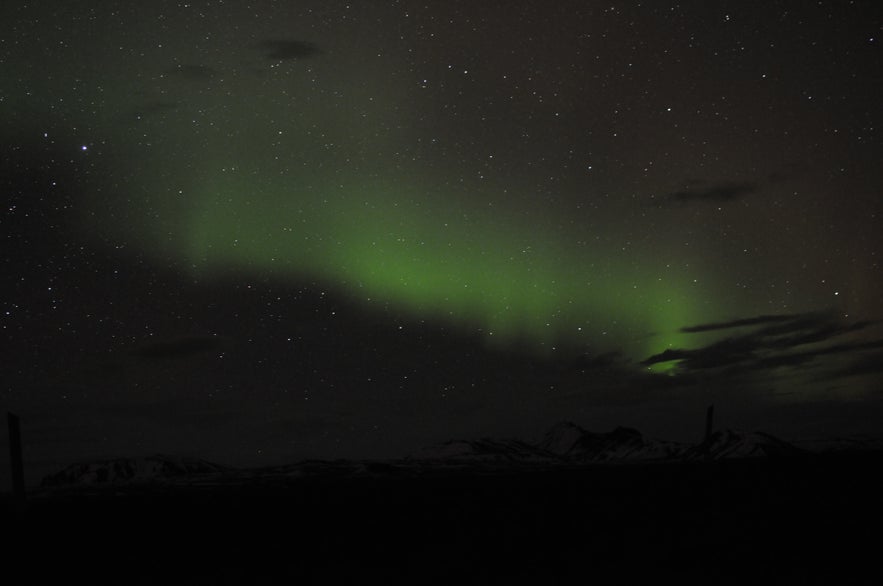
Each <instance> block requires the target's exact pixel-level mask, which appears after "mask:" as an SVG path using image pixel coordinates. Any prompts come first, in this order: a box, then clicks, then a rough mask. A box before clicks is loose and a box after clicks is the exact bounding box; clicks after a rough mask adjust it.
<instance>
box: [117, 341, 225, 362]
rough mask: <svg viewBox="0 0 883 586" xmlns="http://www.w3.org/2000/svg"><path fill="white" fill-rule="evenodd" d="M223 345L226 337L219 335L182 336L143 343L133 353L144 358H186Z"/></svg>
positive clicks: (218, 348)
mask: <svg viewBox="0 0 883 586" xmlns="http://www.w3.org/2000/svg"><path fill="white" fill-rule="evenodd" d="M225 345H226V339H225V338H222V337H220V336H182V337H180V338H175V339H172V340H163V341H159V342H152V343H150V344H145V345H143V346H141V347H139V348H137V349H136V350H135V351H134V354H135V355H136V356H141V357H144V358H160V359H163V358H186V357H189V356H194V355H197V354H203V353H205V352H212V351H215V350H220V349H222V348H223V347H224V346H225Z"/></svg>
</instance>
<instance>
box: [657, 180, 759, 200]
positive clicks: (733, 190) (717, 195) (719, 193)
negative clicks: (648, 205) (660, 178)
mask: <svg viewBox="0 0 883 586" xmlns="http://www.w3.org/2000/svg"><path fill="white" fill-rule="evenodd" d="M757 190H758V185H757V184H756V183H753V182H744V183H719V184H717V185H711V186H709V187H705V188H702V189H684V190H681V191H675V192H673V193H668V194H666V195H664V196H663V197H662V201H663V202H666V203H676V204H677V203H680V204H689V203H693V202H702V201H714V202H728V201H735V200H737V199H740V198H742V197H745V196H746V195H750V194H752V193H754V192H756V191H757Z"/></svg>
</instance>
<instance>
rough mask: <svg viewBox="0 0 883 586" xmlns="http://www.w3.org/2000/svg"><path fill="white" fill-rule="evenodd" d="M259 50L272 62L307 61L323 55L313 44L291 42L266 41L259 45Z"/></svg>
mask: <svg viewBox="0 0 883 586" xmlns="http://www.w3.org/2000/svg"><path fill="white" fill-rule="evenodd" d="M258 48H259V49H260V50H261V51H263V53H264V56H265V57H266V58H267V59H269V60H271V61H286V60H288V59H306V58H308V57H315V56H316V55H321V54H322V51H321V49H319V48H318V47H317V46H316V45H314V44H313V43H305V42H303V41H290V40H266V41H262V42H261V43H259V45H258Z"/></svg>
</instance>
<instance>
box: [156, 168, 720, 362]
mask: <svg viewBox="0 0 883 586" xmlns="http://www.w3.org/2000/svg"><path fill="white" fill-rule="evenodd" d="M327 183H328V182H327V181H326V182H325V186H324V188H322V189H316V188H306V187H304V185H302V184H299V183H298V182H297V181H296V180H279V181H274V182H272V183H267V182H264V183H261V182H257V181H254V180H253V179H252V178H251V177H250V175H249V174H247V173H243V172H236V171H234V172H226V171H225V172H223V173H221V174H219V175H218V176H217V177H214V178H212V179H211V180H208V181H205V182H204V183H202V184H201V185H197V186H196V187H195V190H194V192H193V193H190V194H189V195H188V198H189V212H188V213H187V214H186V216H187V218H188V219H187V221H186V224H185V225H184V226H182V227H181V234H180V241H179V242H178V244H180V246H179V247H176V248H175V249H176V251H177V254H179V255H183V256H184V257H185V260H186V262H187V264H188V265H189V266H190V267H192V270H193V271H194V272H195V273H196V274H198V275H200V276H201V277H203V278H206V277H211V276H212V275H215V274H220V273H226V272H229V271H231V270H234V271H235V270H244V271H250V272H260V273H262V274H271V275H274V276H276V277H281V278H291V279H304V278H307V279H315V280H317V281H319V282H321V283H323V284H324V285H326V286H330V287H335V288H336V289H337V290H338V291H339V292H342V293H343V294H345V295H348V296H349V297H351V298H352V299H353V300H354V301H356V302H358V303H361V304H364V305H365V306H366V307H371V306H374V307H377V306H379V305H386V304H388V305H390V306H391V307H393V309H398V310H401V311H404V312H405V313H407V314H410V315H411V316H412V317H414V318H427V319H434V320H440V321H443V322H448V323H451V324H453V325H456V326H460V327H462V328H464V329H468V330H473V331H474V330H475V329H479V330H480V331H482V332H483V334H484V335H485V336H486V337H487V339H488V341H489V342H491V343H499V344H503V345H506V344H510V343H514V342H519V343H521V344H526V345H528V346H531V347H534V348H535V349H537V350H538V351H542V352H549V351H551V350H552V349H553V348H569V349H573V348H579V349H582V350H585V351H610V350H611V349H622V350H624V351H625V352H626V354H627V355H629V356H630V357H632V358H635V359H641V358H643V357H646V356H648V355H650V354H652V353H656V352H660V351H662V350H664V349H665V348H668V347H671V346H682V345H684V343H685V342H686V339H685V338H686V337H685V335H684V334H679V333H678V332H677V330H678V328H680V327H682V325H683V324H685V323H692V322H695V321H698V320H701V319H703V318H704V317H705V316H703V315H698V313H699V311H698V310H697V309H695V308H700V307H703V305H702V304H701V303H700V300H699V299H698V295H697V293H698V291H697V290H696V288H695V287H690V286H688V285H686V284H684V283H680V282H678V281H677V279H676V278H674V277H668V276H667V275H666V274H665V272H664V271H662V272H661V271H659V270H658V268H659V267H654V265H653V264H652V262H648V261H647V260H646V259H639V258H636V257H631V256H628V255H619V256H617V255H615V254H614V253H613V252H612V251H610V250H605V249H604V247H603V246H601V245H598V246H597V247H595V248H593V247H592V246H591V245H587V244H584V243H578V238H577V236H576V235H575V234H574V230H573V229H570V228H568V229H564V228H560V227H558V228H555V227H549V226H548V225H547V218H543V217H542V216H540V215H538V216H537V217H536V218H535V221H534V222H533V226H531V224H530V222H529V219H528V218H525V217H523V216H521V217H516V216H513V215H512V214H511V212H508V211H506V210H501V211H497V210H494V209H492V208H491V209H476V206H470V205H468V204H463V203H462V202H461V203H458V204H457V205H451V201H452V198H447V199H446V198H445V197H444V195H443V194H438V193H428V192H427V191H426V190H430V191H431V190H432V187H431V186H430V187H426V186H423V187H422V188H421V187H408V186H406V185H403V184H402V183H399V184H397V185H391V184H384V182H381V181H373V182H359V180H358V179H357V178H353V179H351V180H349V179H347V180H345V181H344V182H342V183H340V184H338V185H334V186H330V187H329V186H328V185H327ZM421 189H422V190H423V191H421ZM175 213H179V212H175ZM161 236H162V235H160V234H155V235H154V238H155V239H156V242H157V244H159V243H161V241H162V237H161ZM667 277H668V278H667ZM657 368H662V367H657Z"/></svg>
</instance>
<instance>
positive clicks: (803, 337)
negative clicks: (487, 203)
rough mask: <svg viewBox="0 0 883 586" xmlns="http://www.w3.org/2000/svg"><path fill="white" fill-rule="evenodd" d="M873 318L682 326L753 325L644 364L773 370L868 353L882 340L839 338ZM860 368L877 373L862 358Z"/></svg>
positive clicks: (784, 318) (810, 316)
mask: <svg viewBox="0 0 883 586" xmlns="http://www.w3.org/2000/svg"><path fill="white" fill-rule="evenodd" d="M876 323H877V322H874V321H867V320H866V321H858V322H852V323H848V322H845V321H843V320H842V319H839V318H837V317H836V316H835V315H833V314H829V313H806V314H796V315H781V316H776V315H761V316H756V317H751V318H745V319H738V320H732V321H728V322H721V323H714V324H703V325H697V326H689V327H685V328H682V329H681V331H683V332H688V333H697V332H708V331H716V330H724V329H730V328H737V327H748V326H754V327H753V328H752V329H751V330H750V331H748V332H746V333H743V334H739V335H732V336H729V337H727V338H724V339H723V340H718V341H716V342H713V343H711V344H709V345H707V346H704V347H702V348H696V349H669V350H666V351H665V352H662V353H660V354H655V355H653V356H650V357H649V358H647V359H646V360H644V361H643V362H642V364H644V365H645V366H649V365H653V364H660V363H664V362H672V361H678V370H679V371H680V372H682V373H688V372H707V371H711V370H716V369H737V370H738V371H739V372H743V373H744V372H748V371H760V370H768V369H773V368H778V367H783V366H791V367H796V366H801V365H806V364H808V363H812V362H814V361H816V360H817V359H819V358H821V357H824V356H833V355H848V354H851V353H864V352H866V351H868V350H872V349H877V348H881V347H883V340H858V341H838V338H840V337H841V336H845V335H847V334H853V333H857V332H860V331H862V330H865V329H867V328H868V327H870V326H872V325H875V324H876ZM856 370H861V371H863V372H874V371H873V370H869V367H868V366H867V365H866V364H865V363H864V362H861V361H860V363H859V364H857V366H856V367H854V368H853V369H852V370H849V373H850V374H852V373H854V372H855V371H856Z"/></svg>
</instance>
